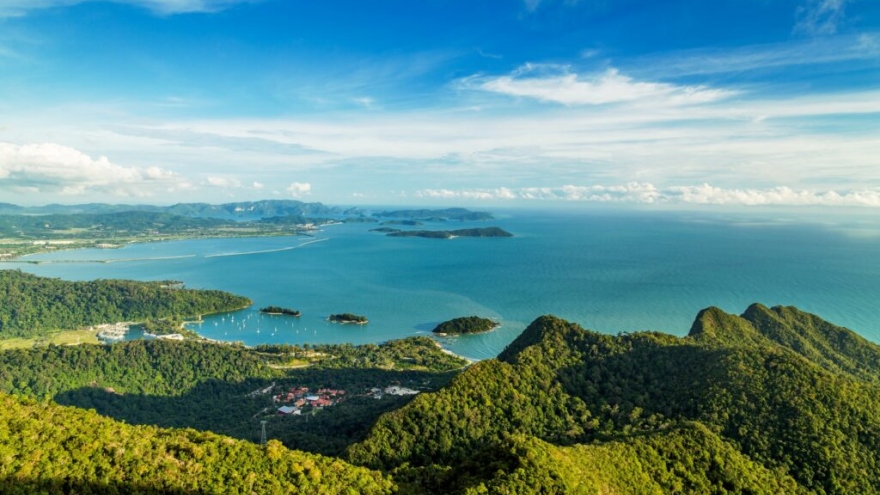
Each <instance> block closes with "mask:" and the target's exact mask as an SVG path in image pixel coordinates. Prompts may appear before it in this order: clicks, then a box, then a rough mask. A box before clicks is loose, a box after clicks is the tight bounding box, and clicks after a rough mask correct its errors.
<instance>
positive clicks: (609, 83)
mask: <svg viewBox="0 0 880 495" xmlns="http://www.w3.org/2000/svg"><path fill="white" fill-rule="evenodd" d="M462 83H463V85H464V86H465V87H469V88H476V89H481V90H484V91H490V92H493V93H500V94H505V95H509V96H519V97H526V98H533V99H536V100H540V101H546V102H553V103H561V104H563V105H603V104H608V103H624V102H634V101H639V100H650V101H651V102H652V103H653V104H658V103H659V104H671V105H690V104H700V103H708V102H712V101H716V100H719V99H722V98H726V97H729V96H732V95H734V94H736V93H735V92H733V91H728V90H721V89H712V88H708V87H705V86H677V85H674V84H668V83H662V82H646V81H636V80H633V79H632V78H631V77H627V76H625V75H622V74H620V72H619V71H618V70H617V69H608V70H606V71H605V72H602V73H598V74H591V75H587V76H582V75H578V74H576V73H574V72H572V71H571V68H570V67H568V66H561V65H547V64H526V65H524V66H522V67H520V68H519V69H517V70H516V71H514V72H513V73H511V74H509V75H504V76H495V77H493V76H481V77H473V78H470V79H466V80H464V81H463V82H462Z"/></svg>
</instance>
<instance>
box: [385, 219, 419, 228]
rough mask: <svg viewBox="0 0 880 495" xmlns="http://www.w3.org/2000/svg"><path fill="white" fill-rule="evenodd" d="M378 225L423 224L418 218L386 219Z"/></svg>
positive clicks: (414, 225)
mask: <svg viewBox="0 0 880 495" xmlns="http://www.w3.org/2000/svg"><path fill="white" fill-rule="evenodd" d="M379 225H406V226H408V227H418V226H420V225H424V224H423V223H422V222H420V221H418V220H388V221H385V222H382V223H380V224H379Z"/></svg>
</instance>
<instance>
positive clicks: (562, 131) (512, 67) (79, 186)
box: [0, 0, 880, 207]
mask: <svg viewBox="0 0 880 495" xmlns="http://www.w3.org/2000/svg"><path fill="white" fill-rule="evenodd" d="M0 95H2V98H0V201H5V202H13V203H19V204H44V203H50V202H62V203H80V202H91V201H101V202H114V203H133V202H139V203H140V202H147V203H161V204H165V203H175V202H181V201H208V202H225V201H235V200H249V199H260V198H295V199H301V200H305V201H323V202H326V203H334V204H394V203H399V204H420V203H421V204H469V205H484V204H485V205H526V204H549V203H553V204H563V205H564V204H572V205H574V204H594V203H612V204H626V205H631V204H654V205H706V206H707V207H711V206H710V205H747V206H754V205H792V206H799V205H829V206H858V207H880V158H878V157H880V2H878V1H876V0H772V1H771V0H715V1H711V2H705V1H701V2H698V1H673V0H670V1H665V2H647V1H640V0H596V1H588V0H581V1H578V0H525V1H523V0H509V1H500V0H495V1H485V2H460V1H449V0H447V1H440V0H425V1H412V0H407V1H378V2H362V1H332V0H331V1H325V2H301V1H295V0H116V1H113V2H99V1H81V0H0Z"/></svg>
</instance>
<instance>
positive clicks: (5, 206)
mask: <svg viewBox="0 0 880 495" xmlns="http://www.w3.org/2000/svg"><path fill="white" fill-rule="evenodd" d="M126 211H145V212H154V213H170V214H173V215H181V216H187V217H214V218H265V217H274V216H287V215H345V214H356V213H357V212H356V210H344V209H342V208H339V207H330V206H324V205H323V204H321V203H304V202H302V201H296V200H287V199H278V200H276V199H267V200H261V201H243V202H238V203H224V204H220V205H212V204H208V203H178V204H176V205H171V206H155V205H119V204H106V203H89V204H81V205H59V204H51V205H45V206H31V207H23V206H17V205H13V204H9V203H0V214H34V215H50V214H62V215H70V214H83V213H85V214H106V213H119V212H126Z"/></svg>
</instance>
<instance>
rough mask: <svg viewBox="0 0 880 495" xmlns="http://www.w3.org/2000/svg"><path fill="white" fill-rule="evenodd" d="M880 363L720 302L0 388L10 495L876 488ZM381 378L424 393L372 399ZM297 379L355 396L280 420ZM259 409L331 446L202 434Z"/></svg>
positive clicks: (847, 339)
mask: <svg viewBox="0 0 880 495" xmlns="http://www.w3.org/2000/svg"><path fill="white" fill-rule="evenodd" d="M878 363H880V347H878V346H877V345H875V344H873V343H871V342H868V341H866V340H864V339H862V338H861V337H859V336H857V335H856V334H854V333H853V332H851V331H849V330H847V329H845V328H841V327H838V326H835V325H833V324H831V323H828V322H825V321H824V320H822V319H821V318H819V317H817V316H815V315H811V314H808V313H805V312H802V311H800V310H798V309H796V308H792V307H774V308H767V307H765V306H761V305H758V304H755V305H752V306H750V307H749V308H748V309H747V310H746V311H745V312H744V313H743V314H742V315H739V316H737V315H732V314H728V313H725V312H723V311H721V310H720V309H718V308H707V309H705V310H703V311H701V312H700V313H699V314H698V315H697V318H696V319H695V321H694V323H693V325H692V327H691V330H690V332H689V334H688V336H687V337H684V338H680V337H675V336H670V335H665V334H661V333H656V332H638V333H626V334H620V335H617V336H612V335H605V334H600V333H596V332H592V331H589V330H585V329H583V328H581V327H580V326H578V325H576V324H573V323H570V322H567V321H564V320H561V319H559V318H555V317H552V316H542V317H540V318H538V319H537V320H535V321H534V322H533V323H532V324H531V325H529V327H528V328H527V329H526V330H524V331H523V333H522V334H521V335H520V336H519V337H518V338H517V339H516V340H514V341H513V342H512V343H511V344H510V345H509V346H508V347H507V348H506V349H505V350H504V351H503V352H502V353H501V354H500V355H499V356H498V358H497V359H491V360H486V361H482V362H478V363H476V364H474V365H472V366H469V367H467V368H462V366H463V364H464V363H463V362H462V361H460V360H457V359H455V358H453V357H451V356H448V355H446V354H444V353H442V352H441V351H440V350H439V349H438V348H437V347H436V346H435V345H434V343H433V342H432V341H431V340H430V339H427V338H417V339H407V340H403V341H392V342H389V343H386V344H382V345H366V346H350V345H340V346H313V347H302V348H301V347H295V346H264V347H260V348H256V349H248V348H244V347H235V346H218V345H209V344H200V343H196V342H130V343H124V344H116V345H113V346H105V347H99V346H77V347H69V348H65V347H54V346H50V347H46V348H34V349H28V350H18V351H6V352H2V353H0V387H2V390H4V391H8V392H12V393H15V394H26V395H30V396H32V397H35V398H36V399H44V401H43V402H40V403H37V402H31V400H34V399H22V398H13V397H10V396H0V401H2V403H0V407H3V409H4V411H3V412H2V413H0V491H2V492H3V493H7V492H10V490H19V491H18V492H14V491H11V492H10V493H31V492H35V491H40V490H44V491H45V492H47V493H53V490H54V493H69V492H78V493H127V492H129V491H132V490H135V491H137V490H140V491H142V492H147V493H284V492H287V491H294V490H295V491H296V492H297V493H337V492H340V491H341V492H343V493H371V492H379V493H381V492H383V491H384V492H387V491H391V490H394V491H396V492H397V493H400V494H404V495H406V494H483V493H498V494H531V493H546V494H553V493H559V494H569V493H571V494H617V493H619V494H629V493H638V494H640V493H645V494H691V493H698V494H702V493H709V494H725V493H741V494H746V493H748V494H779V493H786V494H788V493H794V494H798V493H803V494H854V493H858V494H872V493H880V462H878V461H880V384H878V383H877V378H876V377H877V376H878V375H880V367H878ZM302 366H306V368H302ZM388 385H395V386H402V387H414V388H417V389H419V390H420V391H421V393H419V394H418V395H415V396H406V397H396V398H394V397H391V398H383V399H381V400H376V398H375V397H373V396H372V395H370V394H369V393H367V392H364V390H369V389H370V388H371V387H372V388H373V389H375V388H376V387H379V388H381V387H384V386H388ZM299 386H307V387H313V388H315V389H317V388H320V387H332V388H342V389H347V390H348V391H349V392H350V393H351V394H352V397H351V398H350V400H348V401H346V402H344V403H342V404H340V405H338V406H334V407H332V408H327V409H326V410H325V411H321V412H319V413H318V414H317V415H314V416H312V415H309V416H308V417H291V418H282V417H279V416H277V415H276V414H275V413H274V410H275V409H274V403H273V399H272V394H277V393H279V392H285V391H287V390H289V389H290V388H291V387H299ZM263 388H266V389H267V390H270V391H271V392H263V393H256V392H255V391H257V390H262V389H263ZM48 399H52V400H55V401H57V402H62V403H65V404H70V405H76V406H78V407H80V408H81V409H75V408H64V407H60V406H57V405H55V404H53V403H52V402H50V401H49V400H48ZM87 409H93V410H92V411H87ZM95 410H96V411H98V412H99V413H101V414H104V415H107V416H111V417H113V418H116V419H117V420H122V421H124V422H126V423H129V424H131V423H134V424H140V425H143V426H129V425H126V424H123V423H119V422H115V421H113V420H111V419H109V418H104V417H99V416H97V415H96V414H95ZM264 419H265V420H267V421H268V429H269V437H270V438H275V439H279V440H282V441H283V442H284V443H285V444H286V445H288V446H289V447H295V448H300V449H306V450H309V451H311V452H318V453H324V454H332V455H337V456H339V458H337V459H332V458H327V457H317V456H314V455H311V454H305V453H302V452H294V451H288V450H286V448H284V447H283V446H282V444H281V443H279V442H270V445H269V447H268V448H267V449H265V450H262V449H260V448H259V447H258V446H257V445H255V443H249V442H244V441H242V440H233V439H231V438H226V437H220V436H218V435H216V434H214V433H209V432H207V431H204V430H211V431H217V432H222V433H224V434H230V435H233V436H235V437H237V438H241V439H245V440H251V441H252V442H257V441H258V440H259V439H258V437H256V436H255V435H257V434H258V432H259V426H258V424H259V421H260V420H264ZM157 426H163V427H167V426H175V427H195V428H198V429H199V430H202V431H201V432H197V431H196V430H193V429H170V430H169V429H162V428H157ZM80 452H82V453H81V454H80ZM341 459H344V461H343V460H341ZM353 466H361V467H360V468H354V467H353ZM317 472H320V473H321V474H320V475H319V474H316V473H317ZM380 473H384V474H380ZM195 486H198V490H196V489H195V488H193V487H195ZM6 488H9V490H5V489H6ZM346 490H347V491H346Z"/></svg>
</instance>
